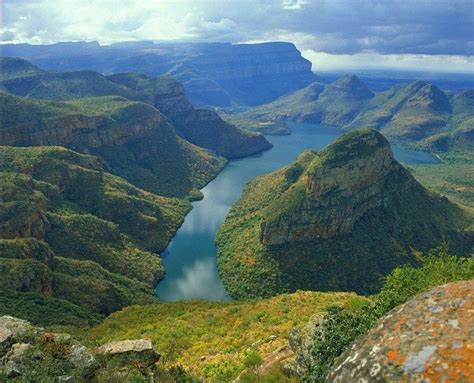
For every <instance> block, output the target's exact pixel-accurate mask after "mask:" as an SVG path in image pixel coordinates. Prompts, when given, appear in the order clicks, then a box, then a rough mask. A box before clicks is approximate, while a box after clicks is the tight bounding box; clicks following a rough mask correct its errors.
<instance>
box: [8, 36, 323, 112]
mask: <svg viewBox="0 0 474 383" xmlns="http://www.w3.org/2000/svg"><path fill="white" fill-rule="evenodd" d="M61 47H62V49H61ZM61 47H58V46H56V45H43V46H28V45H26V44H22V45H12V44H7V45H5V46H4V47H3V50H4V55H5V56H16V57H21V58H24V59H27V60H30V61H32V62H33V63H35V64H37V65H39V66H41V67H43V68H47V69H56V70H58V69H59V70H78V69H89V70H97V71H100V72H102V73H120V72H137V73H144V74H147V75H150V76H158V75H163V74H172V75H173V76H174V77H176V78H177V79H179V80H180V81H181V82H182V83H183V84H184V86H185V88H186V92H187V93H188V95H189V97H190V99H191V101H193V103H197V104H204V105H212V106H229V105H231V104H235V103H238V104H244V105H257V104H261V103H265V102H269V101H271V100H274V99H275V98H277V97H279V96H281V95H283V94H285V93H288V92H291V91H294V90H297V89H299V88H302V87H304V86H306V85H308V84H310V83H311V82H312V81H314V80H315V79H316V76H315V75H314V74H313V73H312V72H311V63H310V62H309V61H308V60H306V59H304V58H303V57H302V56H301V54H300V52H299V51H298V50H297V49H296V47H295V46H294V45H293V44H291V43H284V42H275V43H263V44H235V45H233V44H225V43H223V44H220V43H211V44H189V43H186V44H172V43H152V42H135V43H118V44H113V45H110V46H104V47H102V46H100V45H98V44H85V43H63V45H62V46H61ZM72 58H73V59H72Z"/></svg>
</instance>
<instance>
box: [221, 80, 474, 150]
mask: <svg viewBox="0 0 474 383" xmlns="http://www.w3.org/2000/svg"><path fill="white" fill-rule="evenodd" d="M473 110H474V93H473V91H465V92H461V93H459V94H455V95H452V94H448V93H445V92H444V91H443V90H441V89H439V88H438V87H436V86H434V85H432V84H429V83H426V82H424V81H415V82H412V83H409V84H406V85H397V86H395V87H393V88H390V89H389V90H386V91H383V92H379V93H374V92H372V91H371V90H370V89H369V88H367V86H366V85H365V84H363V83H362V82H361V81H360V80H359V79H358V78H357V77H356V76H345V77H342V78H341V79H339V80H337V81H335V82H333V83H330V84H322V83H320V82H315V83H313V84H310V85H308V86H307V87H305V88H303V89H300V90H297V91H296V92H294V93H292V94H289V95H285V96H283V97H281V98H279V99H277V100H275V101H273V102H271V103H269V104H266V105H261V106H259V107H256V108H253V109H249V110H244V111H240V110H237V111H236V113H234V114H230V115H228V116H227V117H226V118H227V119H229V120H230V121H232V122H234V123H236V124H237V125H238V126H242V127H247V128H250V129H252V130H260V128H261V127H262V124H263V125H264V126H265V124H270V126H274V125H275V124H277V123H278V124H281V123H283V122H284V121H299V122H313V123H325V124H329V125H335V126H339V127H343V128H344V129H348V130H350V129H357V128H362V127H369V128H374V129H377V130H380V131H381V132H382V133H383V134H384V135H385V136H387V137H388V138H389V139H390V140H393V141H395V142H400V143H402V144H404V145H415V146H417V147H422V148H428V149H432V150H438V151H448V150H452V149H458V150H459V149H462V150H466V149H469V150H471V149H472V148H473V144H472V142H473V139H474V130H473V124H472V121H473V118H474V112H473ZM276 133H278V130H277V131H276Z"/></svg>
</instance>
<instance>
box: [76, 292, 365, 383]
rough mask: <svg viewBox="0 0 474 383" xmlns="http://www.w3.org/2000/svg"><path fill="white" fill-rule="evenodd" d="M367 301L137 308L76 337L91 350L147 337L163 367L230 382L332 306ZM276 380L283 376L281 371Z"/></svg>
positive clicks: (311, 297)
mask: <svg viewBox="0 0 474 383" xmlns="http://www.w3.org/2000/svg"><path fill="white" fill-rule="evenodd" d="M365 301H366V299H365V298H362V297H358V296H357V295H355V294H350V293H318V292H297V293H294V294H285V295H280V296H277V297H274V298H271V299H265V300H254V301H248V302H238V301H234V302H204V301H196V302H171V303H162V304H153V305H146V306H133V307H128V308H126V309H124V310H122V311H120V312H117V313H115V314H113V315H111V316H110V317H108V318H107V319H106V320H105V321H104V322H103V323H101V324H100V325H98V326H96V327H94V328H92V329H87V330H86V331H82V332H79V334H77V335H79V336H80V337H81V338H83V339H84V340H85V341H86V342H87V343H88V344H91V345H98V344H102V343H104V342H108V341H112V340H122V339H131V338H139V337H147V338H150V339H151V340H152V341H153V344H154V345H155V347H156V349H157V350H159V352H160V353H162V359H161V361H160V363H161V364H162V365H163V366H164V367H172V366H176V365H179V366H181V367H182V368H184V369H185V370H186V371H187V372H188V374H189V375H191V376H194V377H195V378H196V379H199V380H198V381H203V380H204V381H208V382H216V383H218V382H219V383H220V382H231V381H233V379H235V378H236V377H237V376H238V375H239V374H240V373H241V372H242V371H243V370H244V369H245V367H246V366H245V364H246V360H247V359H248V356H249V355H254V354H255V353H257V354H260V355H262V356H265V355H267V354H270V353H272V352H275V351H276V350H278V349H280V348H281V347H282V346H285V345H286V344H287V337H288V335H289V332H290V330H291V329H292V328H294V327H301V326H302V325H304V323H305V322H306V321H307V320H308V319H309V318H310V317H311V316H312V315H315V314H319V313H322V312H324V311H325V310H326V309H327V307H328V306H331V305H342V306H344V307H352V306H357V305H360V304H361V303H363V302H365ZM171 323H172V326H171V327H170V324H171ZM276 375H277V377H281V372H279V370H278V369H277V370H276ZM269 379H270V380H267V381H268V382H271V381H272V377H271V376H270V377H269ZM273 379H275V377H273ZM176 381H180V380H176ZM273 381H275V380H273ZM277 381H279V380H277ZM284 381H287V380H284Z"/></svg>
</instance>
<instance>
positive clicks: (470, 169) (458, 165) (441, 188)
mask: <svg viewBox="0 0 474 383" xmlns="http://www.w3.org/2000/svg"><path fill="white" fill-rule="evenodd" d="M438 156H439V158H440V159H441V163H439V164H417V165H415V164H412V165H409V166H408V168H409V169H410V170H411V171H412V173H413V175H414V176H415V178H416V179H417V180H418V181H419V182H420V183H421V184H422V185H423V186H425V187H426V188H428V189H430V190H433V191H436V192H437V193H439V194H441V195H444V196H446V197H448V198H449V199H450V200H451V201H453V202H456V203H459V204H462V205H465V206H468V207H469V208H471V209H472V208H474V154H473V152H471V151H462V152H460V151H449V152H444V153H443V152H439V154H438Z"/></svg>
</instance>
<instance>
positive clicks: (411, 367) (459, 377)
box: [327, 280, 474, 383]
mask: <svg viewBox="0 0 474 383" xmlns="http://www.w3.org/2000/svg"><path fill="white" fill-rule="evenodd" d="M473 291H474V280H471V281H464V282H456V283H450V284H448V285H444V286H441V287H436V288H434V289H432V290H430V291H428V292H426V293H423V294H421V295H418V296H417V297H415V298H414V299H412V300H410V301H408V302H407V303H405V304H403V305H401V306H398V307H396V308H395V309H394V310H392V311H391V312H389V313H388V314H387V315H385V317H383V318H382V319H381V320H380V321H379V323H378V325H377V326H376V327H375V328H373V329H372V330H371V331H369V333H368V334H367V335H366V336H364V337H363V338H362V339H360V340H359V341H357V342H355V343H354V344H353V345H352V346H351V347H350V348H349V349H348V350H347V351H346V352H344V353H343V354H342V355H341V356H340V357H339V358H338V360H337V361H336V363H335V366H334V367H333V369H332V370H331V372H330V373H329V375H328V378H327V382H334V383H337V382H472V381H473V379H474V371H473V361H474V349H473V344H474V333H473V327H472V313H473V310H474V298H473Z"/></svg>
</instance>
